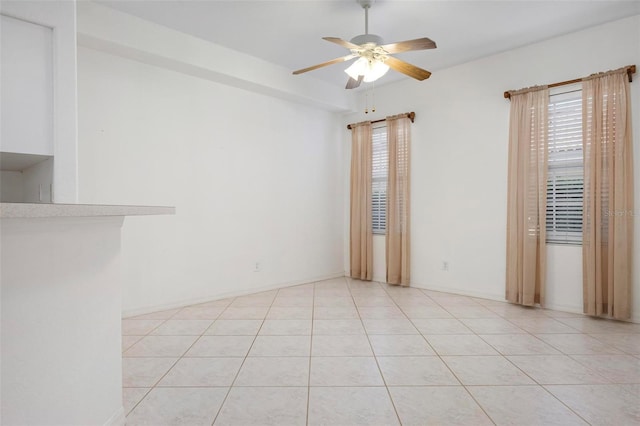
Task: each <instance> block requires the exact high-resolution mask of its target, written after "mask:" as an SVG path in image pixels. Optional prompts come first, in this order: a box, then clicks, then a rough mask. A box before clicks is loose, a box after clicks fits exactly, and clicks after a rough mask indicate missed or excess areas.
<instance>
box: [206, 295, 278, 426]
mask: <svg viewBox="0 0 640 426" xmlns="http://www.w3.org/2000/svg"><path fill="white" fill-rule="evenodd" d="M279 291H280V290H279V289H278V291H277V292H276V294H275V295H274V297H273V300H272V301H271V304H270V305H269V309H267V312H265V314H264V318H262V323H260V327H259V328H258V331H256V335H255V336H253V341H252V342H251V345H249V349H247V353H246V354H245V356H244V358H243V359H242V363H241V364H240V368H238V371H237V372H236V374H235V376H234V377H233V380H232V381H231V384H230V385H229V389H228V390H227V394H226V395H225V396H224V398H223V399H222V402H221V403H220V408H218V412H217V413H216V415H215V416H214V418H213V421H212V422H211V426H213V425H214V424H215V422H216V420H218V416H220V413H221V412H222V409H223V408H224V404H225V403H226V402H227V398H229V394H230V393H231V390H232V389H233V384H234V383H235V382H236V380H238V376H239V375H240V371H242V367H243V366H244V363H245V362H246V361H247V358H248V357H249V353H250V352H251V349H252V348H253V345H254V344H255V342H256V340H257V339H258V335H260V330H262V326H264V322H265V321H266V320H267V316H268V315H269V311H271V308H272V307H273V303H274V302H275V300H276V296H277V295H278V292H279ZM229 306H231V304H229ZM225 310H226V309H225ZM220 316H222V314H220Z"/></svg>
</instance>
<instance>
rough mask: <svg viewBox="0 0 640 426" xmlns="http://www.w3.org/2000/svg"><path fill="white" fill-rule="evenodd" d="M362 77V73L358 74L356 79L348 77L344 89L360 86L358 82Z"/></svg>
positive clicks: (360, 81)
mask: <svg viewBox="0 0 640 426" xmlns="http://www.w3.org/2000/svg"><path fill="white" fill-rule="evenodd" d="M363 79H364V75H359V76H358V79H357V80H356V79H355V78H351V77H349V81H347V86H346V87H345V89H355V88H356V87H358V86H360V83H362V80H363Z"/></svg>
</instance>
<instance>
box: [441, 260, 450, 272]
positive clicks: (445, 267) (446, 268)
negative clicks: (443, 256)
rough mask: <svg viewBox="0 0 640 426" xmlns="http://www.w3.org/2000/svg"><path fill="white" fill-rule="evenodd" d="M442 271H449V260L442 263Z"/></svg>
mask: <svg viewBox="0 0 640 426" xmlns="http://www.w3.org/2000/svg"><path fill="white" fill-rule="evenodd" d="M442 270H443V271H449V261H447V260H443V261H442Z"/></svg>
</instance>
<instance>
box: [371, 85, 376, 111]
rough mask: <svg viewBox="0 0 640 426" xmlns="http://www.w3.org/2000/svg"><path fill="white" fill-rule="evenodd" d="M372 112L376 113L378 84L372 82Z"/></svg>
mask: <svg viewBox="0 0 640 426" xmlns="http://www.w3.org/2000/svg"><path fill="white" fill-rule="evenodd" d="M371 112H376V82H375V81H372V82H371Z"/></svg>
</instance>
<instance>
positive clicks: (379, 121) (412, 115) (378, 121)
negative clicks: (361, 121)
mask: <svg viewBox="0 0 640 426" xmlns="http://www.w3.org/2000/svg"><path fill="white" fill-rule="evenodd" d="M405 115H406V116H407V118H408V119H409V120H411V122H412V123H413V120H415V118H416V113H415V112H413V111H411V112H407V113H406V114H405ZM383 121H387V119H386V118H381V119H380V120H373V121H372V122H371V124H373V123H382V122H383ZM354 124H356V123H353V124H347V129H349V130H351V129H352V126H353V125H354Z"/></svg>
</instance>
